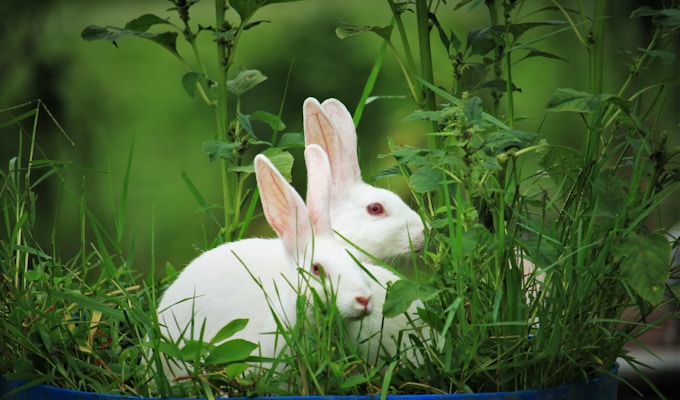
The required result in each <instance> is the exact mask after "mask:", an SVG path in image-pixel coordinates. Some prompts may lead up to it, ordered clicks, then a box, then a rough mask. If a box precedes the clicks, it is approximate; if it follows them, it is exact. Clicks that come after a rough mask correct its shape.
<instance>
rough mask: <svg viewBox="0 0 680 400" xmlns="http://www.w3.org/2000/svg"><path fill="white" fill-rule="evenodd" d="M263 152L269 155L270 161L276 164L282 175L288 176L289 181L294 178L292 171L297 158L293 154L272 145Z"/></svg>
mask: <svg viewBox="0 0 680 400" xmlns="http://www.w3.org/2000/svg"><path fill="white" fill-rule="evenodd" d="M262 154H264V155H265V156H267V158H268V159H269V161H271V162H272V164H274V166H275V167H276V169H278V170H279V172H280V173H281V175H283V177H284V178H286V179H287V180H288V182H290V181H292V180H293V174H292V171H293V163H294V162H295V159H294V158H293V155H292V154H290V153H289V152H287V151H284V150H282V149H278V148H276V147H270V148H268V149H267V150H265V151H263V152H262Z"/></svg>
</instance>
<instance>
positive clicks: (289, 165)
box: [229, 147, 295, 182]
mask: <svg viewBox="0 0 680 400" xmlns="http://www.w3.org/2000/svg"><path fill="white" fill-rule="evenodd" d="M261 154H263V155H264V156H266V157H267V158H268V159H269V161H271V163H272V164H274V166H275V167H276V169H277V170H278V171H279V172H280V173H281V175H283V177H284V178H286V180H287V181H288V182H291V181H292V180H293V174H292V170H293V162H294V161H295V159H294V158H293V155H292V154H290V153H289V152H287V151H284V150H283V149H280V148H277V147H270V148H268V149H266V150H264V151H263V152H262V153H261ZM229 170H230V171H239V172H247V173H250V174H254V173H255V166H254V165H253V164H252V163H251V164H249V165H243V166H240V167H239V166H237V167H232V168H229Z"/></svg>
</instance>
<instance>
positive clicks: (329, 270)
mask: <svg viewBox="0 0 680 400" xmlns="http://www.w3.org/2000/svg"><path fill="white" fill-rule="evenodd" d="M305 158H306V159H307V162H308V164H311V165H315V168H313V169H310V171H309V173H308V174H309V183H310V189H309V193H308V203H307V206H305V204H304V202H303V201H302V199H301V198H300V196H299V195H298V194H297V193H296V192H295V190H294V189H293V187H292V186H290V185H289V184H288V183H287V182H286V181H285V179H284V178H283V177H282V176H281V174H280V173H279V172H278V171H277V170H276V168H275V167H274V166H273V165H272V164H271V163H270V162H269V160H267V159H266V157H264V156H262V155H258V156H257V157H256V159H255V171H256V177H257V183H258V187H259V189H260V195H261V201H262V205H263V210H264V213H265V217H266V218H267V221H268V222H269V224H270V225H271V227H272V228H273V229H274V230H275V231H276V232H277V234H278V236H279V238H280V239H256V238H254V239H245V240H241V241H237V242H232V243H226V244H223V245H221V246H219V247H216V248H214V249H212V250H209V251H206V252H205V253H203V254H201V255H200V256H199V257H197V258H196V259H195V260H193V261H192V262H191V263H190V264H189V265H188V266H187V267H186V268H185V269H184V270H183V271H182V272H181V273H180V275H179V277H178V278H177V280H176V281H175V282H174V283H173V284H172V285H171V286H170V287H169V288H168V289H167V291H166V292H165V294H164V295H163V298H162V300H161V302H160V304H159V306H158V313H159V322H160V324H161V329H162V332H163V333H164V334H166V335H167V336H168V337H170V338H171V339H172V340H174V341H177V340H180V339H182V340H188V339H199V336H200V333H201V329H203V328H202V326H203V324H205V328H204V331H203V338H202V340H203V341H209V340H210V339H212V338H213V337H214V336H215V334H216V333H217V332H218V331H219V330H220V329H221V328H222V327H224V326H225V325H226V324H227V323H229V322H230V321H232V320H234V319H237V318H247V319H249V322H248V324H247V326H246V328H245V329H244V330H243V331H240V332H238V333H237V334H236V335H235V336H234V338H243V339H247V340H251V341H255V342H259V344H260V354H261V355H262V356H264V357H274V356H276V354H277V353H278V352H279V351H280V348H281V345H282V343H281V339H280V338H279V339H278V341H277V335H275V334H274V333H275V332H276V328H277V325H276V322H275V319H274V316H273V315H272V312H271V311H270V306H271V307H272V309H273V310H274V312H275V313H276V315H277V316H278V317H279V318H281V319H283V320H284V321H287V322H288V323H290V324H291V325H292V324H295V323H296V311H295V307H296V291H299V290H305V289H306V286H305V285H306V284H307V282H309V285H311V286H313V287H315V289H316V291H317V293H318V294H319V295H323V293H324V290H323V288H321V287H320V280H319V279H318V278H317V277H315V276H314V267H313V266H315V265H316V266H318V267H319V268H322V269H323V273H324V275H325V282H326V284H327V285H332V288H333V291H334V293H335V296H336V304H337V307H338V309H339V311H340V313H341V315H342V316H343V318H346V319H348V320H353V319H361V318H363V317H365V316H366V315H368V314H371V312H372V311H373V300H372V295H373V294H372V292H371V286H372V285H371V283H370V282H369V279H368V277H367V276H366V274H365V272H364V271H363V270H361V269H360V268H359V267H358V266H357V265H356V263H355V261H354V260H353V259H352V258H351V257H350V255H349V254H348V253H347V250H346V245H345V244H344V242H342V241H340V240H338V239H336V238H335V237H334V235H333V232H332V230H331V228H330V220H329V216H328V207H329V195H330V187H329V181H330V179H329V178H330V166H329V164H328V161H327V157H326V154H325V153H324V151H323V150H322V149H321V148H320V147H318V146H310V147H309V148H307V149H306V150H305ZM312 244H313V248H312ZM298 267H299V268H300V269H302V270H304V271H306V272H307V273H308V274H303V275H306V278H305V277H304V276H301V274H300V272H299V270H298ZM254 279H257V281H258V282H259V284H261V285H262V288H260V287H259V285H258V283H256V282H255V280H254ZM265 294H266V295H265ZM267 297H268V298H269V299H268V298H267ZM192 321H193V322H192ZM277 344H278V345H277ZM166 373H167V374H168V376H170V377H172V376H177V375H178V374H183V373H186V371H184V369H183V368H181V367H180V368H175V367H172V366H171V367H170V368H169V371H166Z"/></svg>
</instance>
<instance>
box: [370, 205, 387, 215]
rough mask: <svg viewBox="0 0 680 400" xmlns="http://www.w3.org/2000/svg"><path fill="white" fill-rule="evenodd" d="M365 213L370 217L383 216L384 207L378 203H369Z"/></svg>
mask: <svg viewBox="0 0 680 400" xmlns="http://www.w3.org/2000/svg"><path fill="white" fill-rule="evenodd" d="M366 211H368V213H369V214H371V215H384V214H385V207H383V205H382V204H380V203H371V204H369V205H368V206H367V207H366Z"/></svg>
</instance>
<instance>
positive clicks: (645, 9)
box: [630, 6, 680, 26]
mask: <svg viewBox="0 0 680 400" xmlns="http://www.w3.org/2000/svg"><path fill="white" fill-rule="evenodd" d="M630 17H631V18H638V17H652V22H653V23H654V24H656V25H662V26H663V25H669V26H677V25H680V10H678V9H677V8H666V9H662V10H655V9H653V8H652V7H650V6H642V7H639V8H637V9H635V10H634V11H633V13H632V14H631V15H630Z"/></svg>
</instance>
